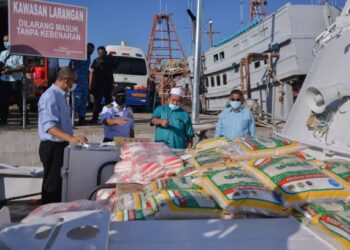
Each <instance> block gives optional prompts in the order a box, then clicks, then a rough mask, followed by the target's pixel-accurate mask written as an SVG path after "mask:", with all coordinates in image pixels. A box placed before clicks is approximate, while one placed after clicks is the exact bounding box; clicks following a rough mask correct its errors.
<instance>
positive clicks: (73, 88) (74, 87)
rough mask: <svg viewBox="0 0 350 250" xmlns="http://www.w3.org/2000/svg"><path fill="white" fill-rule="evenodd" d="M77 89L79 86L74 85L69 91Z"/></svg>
mask: <svg viewBox="0 0 350 250" xmlns="http://www.w3.org/2000/svg"><path fill="white" fill-rule="evenodd" d="M76 88H77V84H76V83H73V85H72V87H70V88H69V91H74V90H75V89H76Z"/></svg>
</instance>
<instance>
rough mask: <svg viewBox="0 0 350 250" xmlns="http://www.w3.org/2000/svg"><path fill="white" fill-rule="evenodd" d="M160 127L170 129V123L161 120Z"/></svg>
mask: <svg viewBox="0 0 350 250" xmlns="http://www.w3.org/2000/svg"><path fill="white" fill-rule="evenodd" d="M160 125H161V126H162V127H168V125H169V121H168V120H164V119H162V120H160Z"/></svg>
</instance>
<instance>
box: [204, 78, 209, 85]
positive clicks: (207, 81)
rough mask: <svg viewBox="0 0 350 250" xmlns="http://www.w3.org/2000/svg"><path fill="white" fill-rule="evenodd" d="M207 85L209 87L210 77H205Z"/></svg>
mask: <svg viewBox="0 0 350 250" xmlns="http://www.w3.org/2000/svg"><path fill="white" fill-rule="evenodd" d="M205 86H206V87H209V79H208V78H205Z"/></svg>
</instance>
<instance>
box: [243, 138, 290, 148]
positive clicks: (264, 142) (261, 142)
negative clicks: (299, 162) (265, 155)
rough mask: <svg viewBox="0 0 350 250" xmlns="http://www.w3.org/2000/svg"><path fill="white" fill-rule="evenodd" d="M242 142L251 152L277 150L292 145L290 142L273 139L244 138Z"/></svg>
mask: <svg viewBox="0 0 350 250" xmlns="http://www.w3.org/2000/svg"><path fill="white" fill-rule="evenodd" d="M240 142H241V143H242V144H243V145H244V146H246V147H247V148H249V149H250V150H265V149H275V148H279V147H283V146H289V145H291V144H292V142H291V141H290V140H281V139H277V138H273V137H243V138H240Z"/></svg>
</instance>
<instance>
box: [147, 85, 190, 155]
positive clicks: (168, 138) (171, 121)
mask: <svg viewBox="0 0 350 250" xmlns="http://www.w3.org/2000/svg"><path fill="white" fill-rule="evenodd" d="M183 96H184V91H183V90H182V89H181V88H172V89H171V91H170V96H169V104H168V105H164V106H158V107H157V108H156V109H155V110H154V112H153V114H152V120H151V124H152V125H155V126H156V134H155V141H156V142H164V143H166V144H167V145H168V146H169V147H170V148H175V149H184V148H191V147H192V144H193V137H194V131H193V127H192V122H191V118H190V115H189V114H188V113H187V112H186V111H185V110H184V109H182V108H181V107H180V103H181V101H182V98H183Z"/></svg>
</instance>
